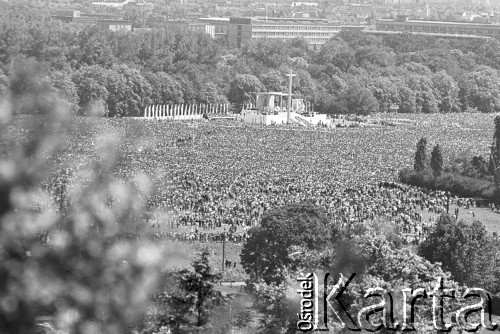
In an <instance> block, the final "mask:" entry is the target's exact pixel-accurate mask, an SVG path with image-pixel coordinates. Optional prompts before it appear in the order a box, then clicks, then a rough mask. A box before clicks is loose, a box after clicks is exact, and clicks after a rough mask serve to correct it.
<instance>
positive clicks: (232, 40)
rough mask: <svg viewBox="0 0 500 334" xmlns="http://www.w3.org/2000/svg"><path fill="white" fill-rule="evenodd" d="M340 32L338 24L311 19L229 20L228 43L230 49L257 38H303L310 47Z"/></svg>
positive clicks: (318, 44) (322, 42)
mask: <svg viewBox="0 0 500 334" xmlns="http://www.w3.org/2000/svg"><path fill="white" fill-rule="evenodd" d="M340 30H341V27H340V24H339V22H338V21H336V22H328V21H327V20H324V19H313V18H268V19H265V18H236V17H234V18H231V19H230V21H229V27H228V33H227V37H228V41H229V45H230V46H232V47H238V48H239V47H241V46H242V45H243V44H244V43H246V42H248V41H249V40H252V39H257V38H270V39H280V40H290V39H294V38H297V37H302V38H304V39H305V40H306V41H307V42H308V43H309V45H310V46H311V47H316V46H320V45H323V44H324V43H325V42H326V41H328V40H329V39H330V38H332V37H334V36H335V35H337V34H338V33H339V31H340Z"/></svg>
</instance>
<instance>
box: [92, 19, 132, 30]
mask: <svg viewBox="0 0 500 334" xmlns="http://www.w3.org/2000/svg"><path fill="white" fill-rule="evenodd" d="M97 25H99V26H101V27H104V28H106V29H109V30H111V31H118V30H123V31H132V23H131V22H130V21H127V20H97Z"/></svg>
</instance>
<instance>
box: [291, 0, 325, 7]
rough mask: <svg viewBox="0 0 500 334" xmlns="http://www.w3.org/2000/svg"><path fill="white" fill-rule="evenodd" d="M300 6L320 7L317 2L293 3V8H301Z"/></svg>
mask: <svg viewBox="0 0 500 334" xmlns="http://www.w3.org/2000/svg"><path fill="white" fill-rule="evenodd" d="M300 6H307V7H318V6H319V3H317V2H302V1H294V2H292V7H300Z"/></svg>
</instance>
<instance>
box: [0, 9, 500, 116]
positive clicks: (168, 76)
mask: <svg viewBox="0 0 500 334" xmlns="http://www.w3.org/2000/svg"><path fill="white" fill-rule="evenodd" d="M37 6H40V5H37V3H34V4H31V3H30V4H29V5H28V3H27V2H25V1H19V2H4V3H2V4H1V5H0V10H1V11H2V12H3V13H5V14H4V16H3V18H2V24H1V25H0V93H1V94H12V95H13V96H14V97H15V96H17V94H18V92H19V90H20V89H21V88H23V87H24V88H29V89H32V90H35V91H41V90H51V91H54V92H57V93H58V95H59V96H60V97H61V98H63V99H65V100H66V101H68V103H70V104H71V106H72V110H73V112H74V113H76V114H80V115H87V114H89V113H90V114H93V115H95V114H99V115H108V116H137V115H140V114H141V112H142V110H143V109H144V107H145V106H147V105H148V104H167V103H215V102H227V101H230V102H232V103H234V104H235V105H236V106H238V107H239V106H240V105H241V104H242V103H245V102H250V101H252V99H253V98H254V95H253V93H254V92H255V91H259V90H272V91H276V90H284V89H285V88H286V87H285V86H286V85H284V84H285V79H286V76H285V75H286V73H288V72H289V70H290V69H293V70H294V72H296V73H297V77H296V78H295V79H294V87H293V89H294V94H296V96H298V97H300V98H304V99H306V100H307V101H309V102H311V103H312V104H313V106H314V109H315V110H317V111H321V112H326V113H354V114H369V113H372V112H385V111H388V110H390V107H391V106H397V107H398V108H399V109H398V110H399V112H403V113H420V112H421V113H435V112H443V113H449V112H460V111H479V112H496V111H499V110H500V84H499V82H498V70H499V69H500V58H499V57H498V53H499V51H500V43H499V41H497V40H493V39H492V40H479V39H478V40H474V39H470V40H459V39H440V38H433V37H421V36H409V35H408V36H407V35H391V36H385V37H382V38H380V37H375V36H373V35H368V34H364V33H352V32H341V33H340V34H339V35H338V36H337V37H334V38H332V39H331V40H329V41H328V42H327V43H325V44H324V45H322V46H321V47H320V48H319V49H316V50H313V49H311V48H309V47H308V45H307V42H306V41H305V40H303V39H294V40H291V41H288V42H284V41H279V40H266V39H261V40H253V41H251V42H250V43H248V44H246V45H244V47H243V48H242V49H229V48H228V47H227V46H226V43H224V41H221V40H214V39H211V38H210V37H209V36H208V35H205V34H193V33H189V32H172V31H170V30H168V29H167V28H166V27H161V26H160V27H158V28H157V29H154V30H151V31H140V32H111V31H107V30H103V29H101V28H100V27H97V26H85V27H78V26H74V25H72V24H68V23H63V22H60V21H57V20H54V19H51V18H50V16H49V13H48V11H47V10H45V9H44V8H43V7H42V6H40V7H37ZM35 78H36V79H35ZM32 102H33V101H32ZM19 103H20V105H19V107H18V108H16V109H15V110H16V111H18V112H23V110H25V109H23V108H24V107H23V104H25V103H27V101H19ZM44 103H46V102H44V101H40V102H39V103H38V107H37V108H36V109H37V110H38V112H40V113H42V112H46V111H45V110H44V107H43V105H44Z"/></svg>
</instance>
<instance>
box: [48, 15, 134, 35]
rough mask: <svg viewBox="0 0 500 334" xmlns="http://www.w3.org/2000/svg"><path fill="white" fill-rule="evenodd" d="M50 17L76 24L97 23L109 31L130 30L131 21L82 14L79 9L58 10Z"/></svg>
mask: <svg viewBox="0 0 500 334" xmlns="http://www.w3.org/2000/svg"><path fill="white" fill-rule="evenodd" d="M52 18H53V19H56V20H60V21H63V22H66V23H73V24H78V25H99V26H101V27H104V28H106V29H109V30H111V31H118V30H125V31H132V23H131V22H130V21H128V20H120V19H111V18H109V17H105V16H103V15H85V14H83V15H82V14H81V13H80V11H58V12H56V15H52Z"/></svg>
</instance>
